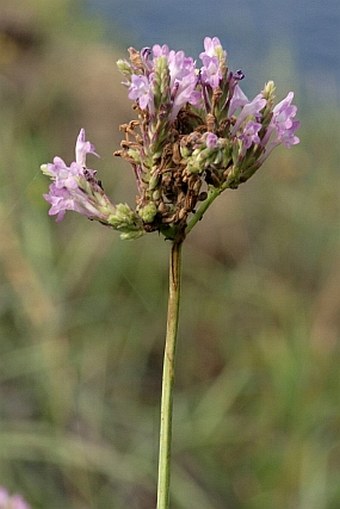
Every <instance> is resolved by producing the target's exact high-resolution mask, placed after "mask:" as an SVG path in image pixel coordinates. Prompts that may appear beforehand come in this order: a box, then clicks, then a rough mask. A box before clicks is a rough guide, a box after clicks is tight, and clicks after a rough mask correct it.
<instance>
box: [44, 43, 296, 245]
mask: <svg viewBox="0 0 340 509" xmlns="http://www.w3.org/2000/svg"><path fill="white" fill-rule="evenodd" d="M129 55H130V58H129V60H119V61H118V63H117V64H118V68H119V70H120V71H121V72H122V74H123V75H124V77H125V82H124V84H125V85H126V86H127V88H128V96H129V98H130V99H131V100H132V101H134V109H135V111H136V112H137V117H138V118H137V119H135V120H133V121H131V122H130V123H129V124H124V125H123V126H121V128H122V130H123V131H124V132H125V139H124V140H123V141H122V143H121V149H120V150H118V151H117V152H116V153H115V155H117V156H120V157H122V158H124V159H125V160H126V161H128V162H129V163H130V165H131V166H132V168H133V171H134V175H135V177H136V182H137V190H138V194H137V198H136V208H135V210H132V209H130V208H129V207H128V206H127V205H125V204H124V205H122V204H120V205H118V206H114V205H113V204H112V203H111V202H110V200H109V199H108V197H107V196H106V195H105V193H104V191H103V189H102V186H101V183H100V182H99V181H98V180H97V179H96V172H94V171H93V170H89V169H87V168H86V155H87V154H94V155H97V154H96V153H95V150H94V147H93V146H92V145H91V144H90V143H89V142H87V141H86V140H85V134H84V131H83V130H82V131H81V132H80V135H79V137H78V140H77V143H76V161H75V162H73V163H72V164H71V166H70V167H68V166H66V164H65V163H64V161H63V160H62V159H60V158H55V159H54V161H53V163H52V164H48V165H44V166H43V167H42V169H43V172H44V173H45V174H47V175H48V176H50V177H51V178H52V181H53V183H52V184H51V186H50V191H49V193H48V194H47V195H46V196H45V198H46V200H47V201H48V202H49V203H50V204H51V209H50V214H56V215H57V219H58V220H60V219H62V218H63V216H64V214H65V211H66V210H75V211H77V212H80V213H81V214H83V215H85V216H87V217H88V218H90V219H95V220H98V221H100V222H101V223H103V224H106V225H108V226H112V227H113V228H116V229H117V230H120V231H121V232H122V233H123V236H124V238H135V237H138V236H139V235H142V234H143V233H145V232H153V231H159V232H161V233H162V234H163V235H164V236H165V237H166V238H170V239H175V238H178V237H182V238H183V237H185V235H186V234H187V233H188V232H189V231H190V230H191V227H192V223H193V222H195V221H196V220H197V217H201V216H202V214H203V212H202V211H205V210H206V208H207V203H210V202H211V201H212V199H215V197H216V196H218V195H219V194H220V193H221V192H222V191H224V190H225V189H227V188H237V187H238V186H239V184H241V183H243V182H245V181H246V180H248V179H249V178H250V177H251V176H252V175H253V174H254V173H255V172H256V171H257V170H258V168H259V167H260V166H261V165H262V164H263V162H264V161H265V160H266V159H267V157H268V156H269V154H270V153H271V152H272V150H273V149H274V148H275V147H276V146H278V145H280V144H283V145H284V146H285V147H287V148H290V147H291V146H293V145H295V144H297V143H298V142H299V138H298V137H297V136H296V130H297V129H298V127H299V122H298V121H297V120H296V119H295V117H296V112H297V108H296V106H294V105H293V104H292V100H293V97H294V94H293V92H289V94H288V95H287V97H286V98H285V99H283V100H282V101H281V102H279V103H278V104H277V105H274V92H275V86H274V83H273V82H268V83H267V84H266V85H265V86H264V89H263V90H262V92H260V93H259V94H258V95H256V96H255V98H254V99H252V100H249V99H248V98H247V96H246V95H245V94H244V92H243V91H242V89H241V86H240V82H241V80H242V79H243V78H244V74H243V73H242V72H241V71H236V72H232V71H231V70H230V69H229V67H228V62H227V53H226V51H225V50H224V49H223V47H222V45H221V43H220V41H219V39H218V38H217V37H213V38H210V37H206V38H205V39H204V51H203V52H202V53H201V54H200V61H201V64H202V65H201V67H197V66H196V62H195V61H194V60H193V59H192V58H191V57H188V56H186V55H185V53H184V52H183V51H174V50H170V49H169V48H168V46H166V45H163V46H160V45H158V44H157V45H154V46H153V47H152V48H143V49H142V50H141V51H137V50H135V49H133V48H130V49H129ZM207 200H208V202H207Z"/></svg>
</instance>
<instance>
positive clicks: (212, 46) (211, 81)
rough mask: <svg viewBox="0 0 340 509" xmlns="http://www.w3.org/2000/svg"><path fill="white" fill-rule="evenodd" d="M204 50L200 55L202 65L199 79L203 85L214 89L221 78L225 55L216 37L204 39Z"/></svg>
mask: <svg viewBox="0 0 340 509" xmlns="http://www.w3.org/2000/svg"><path fill="white" fill-rule="evenodd" d="M204 50H205V51H203V52H202V53H201V54H200V59H201V60H202V63H203V66H202V68H201V79H202V82H203V83H204V84H206V85H210V86H211V88H213V89H215V88H217V87H218V86H219V84H220V81H221V79H222V77H223V73H222V66H223V65H224V64H225V60H226V55H227V53H226V52H225V51H224V50H223V48H222V45H221V43H220V40H219V39H218V37H213V38H210V37H205V39H204Z"/></svg>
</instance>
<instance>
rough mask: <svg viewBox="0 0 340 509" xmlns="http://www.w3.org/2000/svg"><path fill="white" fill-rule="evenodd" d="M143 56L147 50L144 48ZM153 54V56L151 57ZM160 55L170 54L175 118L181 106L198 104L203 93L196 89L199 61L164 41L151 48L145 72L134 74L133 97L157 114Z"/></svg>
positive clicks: (166, 55) (146, 58) (171, 96)
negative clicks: (157, 82) (156, 78)
mask: <svg viewBox="0 0 340 509" xmlns="http://www.w3.org/2000/svg"><path fill="white" fill-rule="evenodd" d="M142 51H143V56H144V55H145V54H146V50H145V49H143V50H142ZM151 56H152V60H150V57H151ZM158 58H166V60H167V65H168V69H169V75H170V91H169V92H170V97H169V100H170V101H171V102H172V111H171V115H170V120H174V119H175V118H176V116H177V114H178V112H179V110H180V109H181V108H182V107H183V106H184V105H185V104H186V103H187V102H189V103H190V104H193V105H196V104H198V102H199V101H200V99H201V95H200V94H199V93H198V92H197V91H196V90H195V88H196V84H197V72H196V68H195V62H194V60H193V59H192V58H191V57H186V56H185V53H184V51H177V52H176V51H173V50H169V48H168V46H167V45H166V44H164V45H163V46H160V45H159V44H155V45H154V46H153V47H152V51H150V50H148V52H147V57H144V60H145V62H146V63H145V73H146V74H145V75H136V74H133V75H132V76H131V84H130V87H129V98H130V99H132V100H135V101H137V102H138V104H139V106H140V108H142V109H148V110H149V111H150V113H151V114H154V113H155V112H154V90H153V82H154V79H155V63H156V61H157V59H158Z"/></svg>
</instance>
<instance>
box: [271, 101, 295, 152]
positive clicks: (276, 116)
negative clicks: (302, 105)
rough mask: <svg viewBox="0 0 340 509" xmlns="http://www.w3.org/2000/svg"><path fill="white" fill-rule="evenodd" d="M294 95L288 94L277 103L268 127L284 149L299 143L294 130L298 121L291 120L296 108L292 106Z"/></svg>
mask: <svg viewBox="0 0 340 509" xmlns="http://www.w3.org/2000/svg"><path fill="white" fill-rule="evenodd" d="M293 98H294V93H293V92H289V93H288V95H287V97H286V98H285V99H283V100H282V101H281V102H279V103H278V104H277V105H276V106H275V107H274V109H273V117H272V120H271V123H270V125H269V127H268V131H270V130H271V129H273V130H275V131H276V135H277V139H278V141H279V142H280V143H283V145H285V147H288V148H290V147H291V146H292V145H296V144H297V143H299V141H300V140H299V138H298V137H297V136H295V132H296V130H297V129H298V128H299V126H300V122H299V121H298V120H293V119H294V117H295V115H296V112H297V107H296V106H295V105H294V104H292V100H293Z"/></svg>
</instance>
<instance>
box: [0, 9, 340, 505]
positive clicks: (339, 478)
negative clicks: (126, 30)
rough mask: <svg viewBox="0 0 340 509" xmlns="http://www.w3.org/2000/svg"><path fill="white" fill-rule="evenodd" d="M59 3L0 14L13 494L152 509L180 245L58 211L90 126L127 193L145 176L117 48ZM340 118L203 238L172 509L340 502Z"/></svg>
mask: <svg viewBox="0 0 340 509" xmlns="http://www.w3.org/2000/svg"><path fill="white" fill-rule="evenodd" d="M46 5H47V4H46V3H44V2H39V1H33V0H32V1H30V2H27V5H26V7H25V10H22V3H20V2H12V1H8V2H4V9H3V12H2V14H1V16H0V32H1V38H0V70H1V72H0V102H1V112H2V113H1V116H2V122H1V124H0V171H1V187H0V397H1V403H0V484H3V485H6V486H7V487H8V488H10V489H11V490H16V491H20V492H22V493H23V494H24V495H25V497H27V499H28V500H29V501H30V502H31V504H32V507H33V508H48V509H60V508H61V507H63V508H65V509H92V508H98V509H106V508H114V509H123V508H126V507H129V508H131V509H134V508H135V509H150V507H154V505H155V482H156V463H157V446H158V437H157V433H158V419H159V417H158V408H159V396H160V374H161V360H162V348H163V335H164V325H165V312H166V290H167V255H168V247H169V246H168V245H167V244H166V243H165V242H161V241H160V239H159V238H157V236H154V237H152V236H149V237H148V238H142V239H140V240H138V241H136V242H131V243H129V242H127V243H124V242H121V241H120V240H119V239H118V237H117V236H116V235H115V234H112V233H111V232H109V231H107V230H105V229H104V228H101V227H100V226H98V225H97V224H92V223H90V222H87V221H85V220H84V219H82V218H81V217H77V216H76V215H72V214H70V215H69V217H68V218H67V219H66V220H65V221H64V222H63V223H62V224H61V225H58V226H57V225H56V224H55V223H54V221H53V220H51V218H49V217H48V216H47V213H46V212H47V204H46V203H44V201H43V200H42V198H41V194H42V193H43V192H45V191H46V189H47V185H48V182H47V181H46V179H45V178H44V177H43V176H42V175H40V172H39V170H38V168H39V165H40V164H41V163H42V162H45V161H49V160H51V158H52V156H53V155H54V154H56V153H57V154H60V155H62V156H63V157H65V159H66V160H70V159H71V158H72V149H73V145H74V139H75V136H76V133H77V130H78V129H79V127H80V126H85V127H86V128H87V132H88V136H89V138H90V139H91V140H92V141H93V142H94V143H95V144H96V147H97V149H98V151H99V153H100V154H101V155H102V160H101V161H100V162H99V163H97V162H96V165H97V167H100V168H101V177H102V178H103V181H104V184H105V185H106V189H107V190H108V191H109V192H110V194H111V195H112V196H113V198H114V200H124V199H127V200H128V199H130V201H131V200H133V195H134V190H133V184H134V183H133V178H132V176H131V175H130V172H129V170H128V171H126V167H125V166H122V165H121V164H120V163H119V162H118V163H117V161H114V160H112V158H111V153H112V151H113V150H114V149H116V148H117V146H118V143H119V133H118V130H117V128H116V126H117V125H118V124H119V123H121V122H124V121H126V119H127V117H128V116H129V115H130V110H129V104H128V101H127V99H126V98H125V91H124V89H123V88H122V87H121V86H120V77H119V76H118V75H117V73H116V71H115V68H114V61H115V60H116V58H117V56H118V55H117V54H116V53H115V51H114V50H113V49H112V48H111V47H106V46H105V44H103V43H102V42H99V41H100V25H99V24H98V25H96V27H97V28H96V31H95V33H94V34H93V33H92V30H93V24H91V25H90V24H89V22H88V21H86V20H83V19H82V18H81V17H80V15H79V13H77V11H76V10H75V7H74V5H75V4H74V3H70V2H66V1H63V2H62V1H60V0H58V1H57V0H54V1H53V2H49V3H48V8H46ZM44 6H45V8H44ZM23 33H25V34H26V36H25V38H23V37H22V34H23ZM20 34H21V35H20ZM334 106H336V105H330V106H326V105H325V106H324V108H323V109H321V108H320V107H319V106H318V109H316V108H315V107H312V105H309V108H305V112H304V118H302V121H303V128H302V130H301V139H302V143H301V145H300V146H299V147H297V148H294V150H292V151H285V150H283V149H282V150H281V149H279V150H278V151H277V153H276V154H275V156H273V158H272V159H271V161H270V162H268V163H267V164H266V166H265V167H264V168H263V170H262V171H261V172H260V173H259V174H258V175H256V177H255V178H254V179H253V180H251V181H250V182H249V183H248V184H247V185H246V186H244V187H241V188H240V189H239V190H238V191H237V192H227V193H226V194H225V196H224V197H223V198H221V199H220V200H219V202H218V203H216V205H215V206H214V207H213V209H212V210H211V211H209V214H207V217H206V218H205V220H204V222H202V224H200V225H199V226H198V227H197V229H196V230H195V231H194V232H193V234H192V235H191V238H189V239H188V241H187V242H186V246H185V253H184V281H183V282H184V291H183V301H182V313H181V324H180V341H179V348H178V363H177V380H176V396H175V415H174V476H173V490H172V491H173V494H172V500H173V504H172V507H173V508H174V509H188V508H191V507H195V509H226V508H228V509H260V508H261V509H272V508H273V507H275V509H287V508H291V509H337V508H338V507H339V505H340V461H339V458H340V431H339V430H340V410H339V408H340V376H339V369H338V366H339V360H340V355H339V331H340V313H339V307H340V298H339V297H340V295H339V293H340V290H339V289H340V262H339V260H340V233H339V232H340V228H339V225H340V205H339V204H340V200H339V197H340V178H339V173H338V172H339V168H338V161H339V156H340V153H339V152H340V148H339V143H338V141H337V131H338V127H339V126H340V119H339V114H338V112H337V111H336V108H335V107H334Z"/></svg>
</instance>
